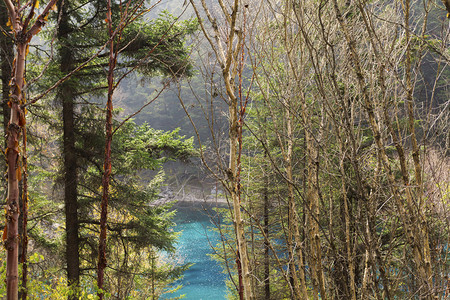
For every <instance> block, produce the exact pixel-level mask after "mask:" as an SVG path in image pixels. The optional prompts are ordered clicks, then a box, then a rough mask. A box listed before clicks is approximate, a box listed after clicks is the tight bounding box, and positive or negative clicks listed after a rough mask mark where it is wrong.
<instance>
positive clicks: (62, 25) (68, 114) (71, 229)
mask: <svg viewBox="0 0 450 300" xmlns="http://www.w3.org/2000/svg"><path fill="white" fill-rule="evenodd" d="M68 10H69V7H68V2H67V1H63V2H60V3H59V6H58V13H59V15H60V18H61V19H60V22H59V25H58V32H57V37H58V39H59V40H60V42H61V48H60V50H59V56H60V70H61V72H62V73H63V74H67V73H69V72H71V71H72V69H73V53H72V49H71V47H70V44H69V43H68V41H67V38H68V35H69V34H70V33H71V32H72V28H71V26H70V23H69V22H70V20H69V18H70V16H69V13H68ZM74 94H75V91H74V90H73V87H72V85H71V83H70V81H67V82H64V83H62V84H61V85H60V86H59V87H58V92H57V97H58V100H59V101H60V102H61V103H62V119H63V159H64V166H63V170H64V205H65V217H66V251H65V258H66V268H67V284H68V285H69V286H72V287H73V288H74V289H75V292H74V293H73V294H71V295H70V296H69V297H68V299H70V300H75V299H78V296H77V292H76V289H77V287H78V285H79V282H80V255H79V244H80V240H79V234H78V232H79V220H78V189H77V187H78V176H77V167H78V166H77V165H78V162H77V153H76V150H75V120H74V113H75V104H74V98H75V95H74Z"/></svg>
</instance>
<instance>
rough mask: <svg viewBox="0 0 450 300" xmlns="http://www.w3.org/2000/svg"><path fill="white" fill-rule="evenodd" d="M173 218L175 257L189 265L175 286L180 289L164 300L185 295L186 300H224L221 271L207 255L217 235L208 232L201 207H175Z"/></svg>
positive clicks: (183, 204)
mask: <svg viewBox="0 0 450 300" xmlns="http://www.w3.org/2000/svg"><path fill="white" fill-rule="evenodd" d="M175 208H176V209H177V215H176V217H175V223H176V224H177V226H176V227H175V228H174V230H175V231H182V234H181V236H180V237H179V239H178V243H177V245H176V248H177V254H178V255H179V256H180V257H181V258H182V259H183V262H184V263H193V264H194V265H193V266H192V267H190V268H189V270H187V271H186V272H185V274H184V278H183V279H182V280H180V281H178V282H177V284H182V285H183V287H182V288H181V289H180V290H178V291H177V292H176V293H174V294H170V295H166V297H164V299H169V298H172V297H177V296H180V295H183V294H184V295H185V297H184V298H183V299H187V300H207V299H210V300H222V299H225V292H226V287H225V279H226V275H225V274H223V273H222V269H221V267H220V266H219V265H218V264H217V263H216V262H215V261H214V260H212V259H211V258H210V257H209V256H208V254H211V253H212V249H211V245H216V244H217V243H218V242H219V235H218V233H217V232H214V231H212V230H211V227H213V224H212V223H211V221H210V217H209V216H208V214H211V213H214V212H213V211H212V210H211V209H207V211H206V212H205V211H204V210H203V206H202V205H200V204H193V203H179V204H177V205H176V206H175Z"/></svg>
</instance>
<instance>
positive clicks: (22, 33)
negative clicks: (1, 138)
mask: <svg viewBox="0 0 450 300" xmlns="http://www.w3.org/2000/svg"><path fill="white" fill-rule="evenodd" d="M4 2H5V5H6V7H7V9H8V15H9V19H10V22H11V28H12V32H13V35H14V37H15V43H16V57H15V59H14V64H13V76H12V79H11V81H10V88H11V90H10V95H9V101H8V106H9V107H10V108H11V110H10V119H9V123H8V130H7V138H6V140H7V142H6V144H7V148H6V159H7V168H8V171H7V176H8V198H7V203H6V228H5V232H6V241H5V248H6V253H7V254H6V287H7V296H6V298H7V299H8V300H15V299H17V298H18V284H19V274H18V256H19V214H20V209H19V181H20V179H21V175H22V170H21V167H20V161H19V160H20V155H19V151H20V150H19V141H20V133H21V131H22V128H23V126H24V125H25V112H24V110H23V109H22V107H21V106H22V105H23V104H24V102H25V98H24V93H23V87H24V76H25V60H26V55H27V49H28V45H29V42H30V41H31V38H32V37H33V36H34V35H36V34H37V33H38V32H39V31H40V30H41V27H42V26H44V25H45V22H46V18H47V15H48V13H49V12H50V9H51V7H52V6H53V5H54V4H55V2H56V0H51V1H50V2H49V3H48V4H47V6H46V7H45V9H44V11H43V12H42V14H41V15H39V16H38V17H37V18H36V21H35V22H34V23H33V25H32V26H31V27H30V28H29V24H30V22H31V20H32V18H33V16H34V7H35V6H36V1H33V2H32V3H27V4H24V5H31V9H30V11H29V12H28V14H27V16H23V15H22V14H23V12H24V11H25V9H24V7H20V2H19V3H14V4H13V2H11V1H10V0H4ZM28 28H29V29H28Z"/></svg>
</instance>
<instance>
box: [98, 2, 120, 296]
mask: <svg viewBox="0 0 450 300" xmlns="http://www.w3.org/2000/svg"><path fill="white" fill-rule="evenodd" d="M107 9H108V10H107V13H106V21H107V23H108V30H109V37H110V43H109V70H108V100H107V104H106V122H105V123H106V125H105V130H106V138H105V139H106V142H105V162H104V165H103V169H104V173H103V180H102V185H103V195H102V202H101V215H100V240H99V245H98V267H97V286H98V289H99V290H98V297H99V299H100V300H102V299H103V296H104V291H103V283H104V272H105V268H106V234H107V232H106V225H107V222H108V198H109V181H110V176H111V141H112V111H113V103H112V96H113V92H114V67H115V64H116V54H115V53H114V39H113V38H112V37H113V29H112V18H111V0H108V4H107Z"/></svg>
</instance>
